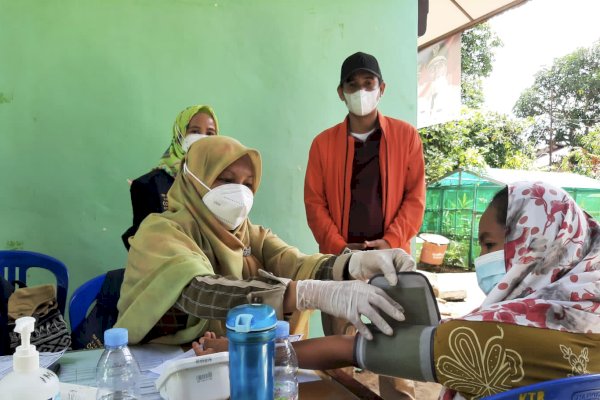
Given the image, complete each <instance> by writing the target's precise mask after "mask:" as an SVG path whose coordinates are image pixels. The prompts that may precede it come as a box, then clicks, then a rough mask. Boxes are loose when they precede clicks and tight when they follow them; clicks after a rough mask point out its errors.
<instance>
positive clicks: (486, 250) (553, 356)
mask: <svg viewBox="0 0 600 400" xmlns="http://www.w3.org/2000/svg"><path fill="white" fill-rule="evenodd" d="M479 242H480V245H481V249H482V251H481V256H480V257H479V258H478V259H477V260H476V262H475V266H476V273H477V277H478V282H479V284H480V287H481V288H482V290H484V292H487V297H486V298H485V300H484V302H483V304H482V305H481V306H480V307H479V308H478V309H476V310H474V311H473V312H471V313H470V314H468V315H466V316H464V317H462V318H458V319H454V320H449V321H446V322H443V323H442V324H441V325H439V326H437V327H435V328H434V327H428V326H423V327H419V326H409V327H408V328H401V329H397V330H396V331H395V332H394V335H395V338H394V343H398V345H399V347H398V349H399V350H398V351H397V352H396V354H394V355H393V358H391V360H392V361H391V362H389V363H388V364H386V363H385V361H389V360H382V358H385V355H384V354H386V351H387V352H388V353H389V349H382V348H378V345H377V343H378V340H377V336H378V334H375V335H374V336H375V340H373V341H371V342H369V343H368V344H364V345H362V348H361V345H360V343H359V342H361V339H360V337H359V338H358V339H356V340H355V339H354V338H353V337H349V336H330V337H326V338H320V339H314V340H312V341H310V340H309V341H304V342H303V343H300V344H298V345H296V352H297V354H298V360H299V364H300V366H301V367H303V368H313V369H330V368H337V367H342V366H347V365H350V364H357V365H358V366H360V367H361V368H365V369H372V370H375V371H376V372H379V373H384V374H386V373H387V374H389V375H397V376H401V377H404V378H410V379H415V380H421V381H435V382H439V383H441V384H442V385H443V386H444V387H445V389H444V390H443V392H442V393H441V395H440V398H441V399H443V400H451V399H452V400H462V399H469V400H471V399H482V398H485V397H487V396H490V395H493V394H496V393H500V392H504V391H507V390H510V389H513V388H516V387H521V386H527V385H531V384H534V383H538V382H541V381H547V380H552V379H558V378H565V377H568V376H574V375H582V374H589V373H600V226H599V225H598V223H597V222H596V221H595V220H594V219H592V217H590V216H589V215H588V214H587V213H586V212H585V211H583V210H582V209H581V208H580V207H579V206H578V205H577V204H576V203H575V201H574V200H573V199H572V198H571V197H570V196H569V195H568V194H567V193H566V192H565V191H564V190H562V189H559V188H556V187H554V186H552V185H549V184H546V183H541V182H536V183H533V182H519V183H515V184H512V185H510V186H509V187H508V188H505V189H504V190H502V191H500V192H499V193H498V194H497V195H496V196H495V197H494V199H493V200H492V203H491V204H490V206H489V207H488V208H487V210H486V211H485V213H484V214H483V215H482V217H481V221H480V225H479ZM407 322H408V323H409V322H410V321H407ZM204 342H205V343H204V347H205V348H209V349H210V348H215V347H218V345H219V343H217V342H215V343H214V344H213V343H212V342H211V340H208V339H206V340H204ZM357 343H359V344H358V345H357ZM363 343H364V341H363ZM414 349H418V351H415V350H414ZM209 351H210V350H209ZM197 352H198V351H197ZM199 354H202V353H201V352H199ZM373 354H377V356H376V357H373ZM370 356H371V357H370Z"/></svg>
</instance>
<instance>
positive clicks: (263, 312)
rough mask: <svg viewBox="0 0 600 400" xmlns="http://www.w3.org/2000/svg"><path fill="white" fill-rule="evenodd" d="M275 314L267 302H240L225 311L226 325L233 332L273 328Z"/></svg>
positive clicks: (259, 330) (275, 318) (275, 321)
mask: <svg viewBox="0 0 600 400" xmlns="http://www.w3.org/2000/svg"><path fill="white" fill-rule="evenodd" d="M276 323H277V314H276V313H275V309H274V308H273V307H271V306H269V305H267V304H242V305H239V306H237V307H233V308H232V309H231V310H229V312H228V313H227V321H226V326H227V329H230V330H232V331H235V332H240V333H241V332H262V331H268V330H270V329H273V328H275V324H276Z"/></svg>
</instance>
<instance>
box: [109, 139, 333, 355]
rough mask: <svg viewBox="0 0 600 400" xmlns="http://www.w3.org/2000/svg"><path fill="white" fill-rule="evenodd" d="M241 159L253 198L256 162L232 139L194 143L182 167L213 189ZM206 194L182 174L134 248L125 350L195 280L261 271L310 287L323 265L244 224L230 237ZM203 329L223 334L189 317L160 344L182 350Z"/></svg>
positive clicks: (124, 305)
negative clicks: (249, 171)
mask: <svg viewBox="0 0 600 400" xmlns="http://www.w3.org/2000/svg"><path fill="white" fill-rule="evenodd" d="M245 155H248V156H249V157H250V160H251V162H252V166H253V169H254V184H253V187H252V191H253V192H254V193H256V190H257V189H258V186H259V184H260V177H261V172H262V168H261V160H260V154H259V153H258V152H257V151H256V150H254V149H249V148H246V147H245V146H243V145H242V144H241V143H239V142H238V141H237V140H235V139H232V138H229V137H225V136H212V137H208V138H204V139H202V140H199V141H198V142H196V143H194V145H193V146H192V147H191V148H190V150H189V152H188V154H187V155H186V160H185V162H186V163H187V166H188V169H189V170H190V171H191V172H192V173H193V174H194V175H195V176H196V177H198V178H199V179H200V180H201V181H202V182H204V183H205V184H206V185H207V186H208V187H210V186H212V184H213V183H214V181H215V180H216V178H217V177H218V176H219V174H221V172H222V171H223V170H224V169H225V168H226V167H227V166H229V165H230V164H232V163H233V162H234V161H236V160H238V159H239V158H241V157H243V156H245ZM206 193H207V189H206V188H204V187H203V186H202V185H201V184H200V183H198V182H197V181H196V180H195V179H193V177H191V176H190V175H189V174H186V173H181V174H179V175H178V176H177V178H176V179H175V182H174V184H173V186H172V187H171V190H169V193H168V197H169V210H168V211H166V212H164V213H162V214H151V215H149V216H148V217H147V218H146V219H145V220H144V221H143V223H142V224H141V225H140V229H139V230H138V232H137V233H136V235H135V237H134V238H133V239H132V240H131V249H130V251H129V257H128V260H127V268H126V271H125V279H124V281H123V286H122V287H121V298H120V300H119V304H118V308H119V320H118V321H117V324H116V326H120V327H125V328H128V330H129V339H130V342H132V343H137V342H139V341H140V340H142V339H143V338H144V336H145V335H146V334H147V333H148V332H149V331H150V329H151V328H152V327H153V326H154V325H155V324H156V322H157V321H158V320H159V319H160V318H161V317H162V316H163V315H164V313H165V312H166V311H167V310H169V309H170V308H171V307H172V306H173V304H175V302H176V300H177V299H178V297H179V296H180V294H181V291H182V290H183V289H184V288H185V287H186V286H187V285H188V284H189V282H190V281H191V280H192V279H193V278H194V277H195V276H207V275H209V276H210V275H215V274H217V275H222V276H226V277H229V278H233V279H243V278H248V277H253V276H256V275H257V271H258V269H260V268H264V269H266V270H268V271H269V272H272V273H273V274H275V275H276V276H281V277H285V278H290V279H296V280H298V279H309V278H311V277H314V274H315V273H316V270H317V269H318V266H319V265H320V264H321V262H323V261H324V260H326V259H327V258H328V256H323V255H321V254H317V255H314V256H305V255H303V254H301V253H300V252H299V251H298V250H297V249H295V248H293V247H291V246H288V245H287V244H285V243H284V242H283V241H281V240H280V239H279V238H278V237H277V236H275V235H274V234H272V233H271V232H270V230H268V229H265V228H263V227H260V226H256V225H252V224H251V223H250V221H249V220H248V219H246V220H245V221H244V222H243V223H242V224H241V225H240V226H239V227H238V228H237V229H235V230H234V231H228V230H227V229H226V228H225V227H224V226H223V225H222V224H221V223H220V222H219V221H218V220H217V219H216V218H215V217H214V216H213V214H212V213H211V211H210V210H209V209H208V208H207V207H206V206H205V205H204V203H203V202H202V197H203V196H204V195H205V194H206ZM246 248H251V252H252V255H250V256H246V257H244V255H243V252H244V249H246ZM307 318H308V315H307V314H306V313H303V314H302V315H301V313H297V315H296V316H295V317H294V319H293V321H292V323H293V324H294V325H299V324H300V325H302V326H303V327H302V328H303V329H304V328H306V322H307ZM208 329H210V330H215V331H217V332H222V326H221V323H220V322H218V321H211V322H210V326H209V321H207V320H201V319H198V318H195V317H192V316H190V317H189V318H188V324H187V328H186V329H185V330H183V331H180V332H178V333H177V334H175V335H170V336H165V337H163V338H159V339H160V340H157V341H158V342H161V343H173V344H175V343H186V342H189V341H191V340H194V339H196V338H197V337H198V336H199V335H201V334H202V333H203V332H204V331H206V330H208Z"/></svg>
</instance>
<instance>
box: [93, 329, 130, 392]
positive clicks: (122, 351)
mask: <svg viewBox="0 0 600 400" xmlns="http://www.w3.org/2000/svg"><path fill="white" fill-rule="evenodd" d="M127 342H128V334H127V329H125V328H113V329H108V330H106V331H105V332H104V352H103V353H102V356H101V357H100V360H99V361H98V366H97V367H96V385H97V386H98V392H97V394H96V400H134V399H139V398H140V393H139V387H138V382H139V380H140V376H141V374H140V368H139V366H138V363H137V361H135V359H134V358H133V355H132V354H131V351H130V350H129V347H127Z"/></svg>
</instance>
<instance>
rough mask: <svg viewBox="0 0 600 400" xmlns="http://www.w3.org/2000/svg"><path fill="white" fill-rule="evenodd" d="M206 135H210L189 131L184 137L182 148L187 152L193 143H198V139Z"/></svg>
mask: <svg viewBox="0 0 600 400" xmlns="http://www.w3.org/2000/svg"><path fill="white" fill-rule="evenodd" d="M205 137H208V135H205V134H204V133H188V134H187V135H186V136H185V137H184V138H183V142H182V143H181V148H182V149H183V151H184V152H185V153H187V152H188V150H189V149H190V146H191V145H192V144H193V143H196V142H197V141H198V140H200V139H204V138H205Z"/></svg>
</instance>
